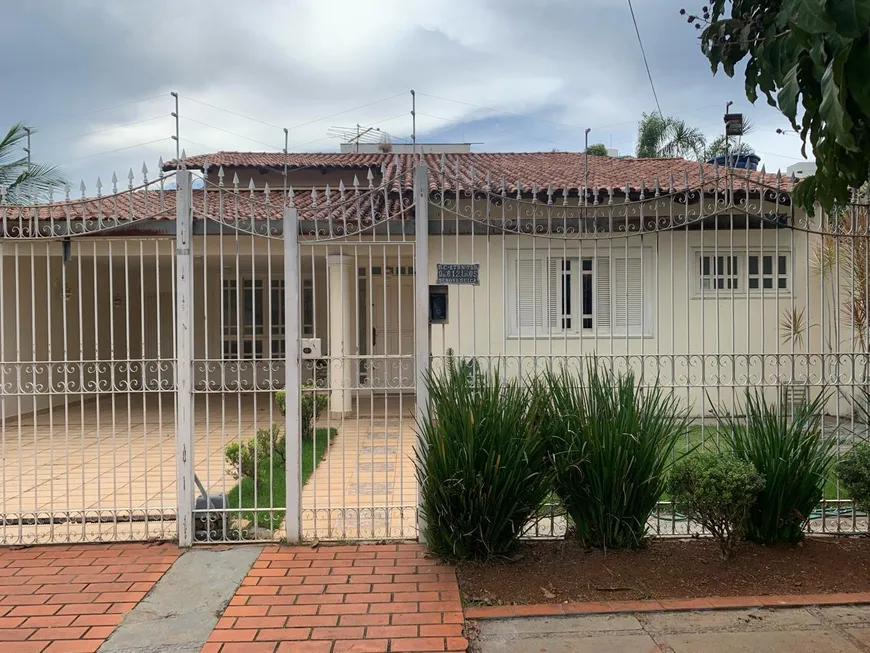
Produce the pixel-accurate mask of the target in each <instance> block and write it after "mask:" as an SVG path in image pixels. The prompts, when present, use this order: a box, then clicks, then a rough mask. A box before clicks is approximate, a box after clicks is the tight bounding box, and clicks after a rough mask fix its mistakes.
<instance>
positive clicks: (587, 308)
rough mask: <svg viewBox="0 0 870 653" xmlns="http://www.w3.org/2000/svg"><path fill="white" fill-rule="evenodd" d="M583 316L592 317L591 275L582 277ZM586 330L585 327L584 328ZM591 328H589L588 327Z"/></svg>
mask: <svg viewBox="0 0 870 653" xmlns="http://www.w3.org/2000/svg"><path fill="white" fill-rule="evenodd" d="M583 315H592V275H591V274H584V275H583ZM584 328H586V327H584ZM589 328H591V326H590V327H589Z"/></svg>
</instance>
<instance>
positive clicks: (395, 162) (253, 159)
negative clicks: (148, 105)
mask: <svg viewBox="0 0 870 653" xmlns="http://www.w3.org/2000/svg"><path fill="white" fill-rule="evenodd" d="M422 158H423V161H424V163H425V164H426V165H427V166H428V168H429V170H430V174H429V186H430V189H431V190H433V191H435V190H440V186H441V181H440V179H441V174H442V169H443V171H444V172H443V174H444V186H445V188H446V189H447V190H455V188H456V187H457V186H459V187H460V188H462V189H463V190H469V189H471V188H472V187H476V188H483V187H484V186H485V185H486V182H487V175H489V177H490V179H491V184H492V186H491V188H492V190H493V191H495V192H501V190H502V180H504V190H505V192H507V193H516V192H517V187H518V185H519V186H520V188H521V190H522V192H524V193H528V192H531V190H532V189H533V188H536V189H538V190H539V191H540V192H544V191H546V190H547V189H548V188H552V189H553V190H554V191H562V190H567V191H572V192H576V191H577V189H579V188H583V187H588V188H590V189H598V190H599V191H606V190H607V189H611V188H612V189H613V190H614V191H615V192H620V193H621V192H622V191H624V189H625V188H626V186H628V187H629V188H630V189H631V190H632V191H637V190H639V189H640V188H641V186H643V187H645V188H646V189H653V188H654V186H655V184H656V182H657V181H658V183H659V184H660V186H661V187H662V188H663V189H666V188H667V187H668V186H669V185H670V183H671V178H673V183H674V185H675V186H676V187H677V188H684V187H685V186H686V183H687V181H688V185H689V187H692V188H695V187H699V186H700V185H701V181H702V179H701V175H702V174H703V181H704V185H705V186H709V187H712V186H713V185H714V184H713V181H714V179H715V178H716V175H717V170H716V169H715V168H714V166H712V165H710V164H708V163H704V164H699V163H698V162H696V161H688V160H686V159H635V158H633V157H623V158H612V157H606V156H589V157H587V156H586V155H585V154H583V153H582V152H504V153H491V152H465V153H454V154H445V155H441V154H424V155H423V157H422ZM416 160H417V159H416V156H415V155H413V154H392V153H363V154H356V153H351V152H333V153H308V154H305V153H295V152H294V153H290V154H288V155H287V165H288V167H289V168H290V169H296V170H298V169H300V168H345V169H346V168H358V169H361V170H364V169H366V168H370V169H373V172H375V173H380V170H381V168H382V167H383V168H384V169H385V171H386V172H385V174H386V176H387V178H388V179H393V180H395V181H394V184H393V190H399V189H400V188H401V189H409V188H410V187H411V176H412V171H413V168H414V165H415V163H416ZM587 160H588V166H589V169H588V183H587V182H586V181H585V180H586V178H587V177H586V164H587ZM185 163H186V165H187V166H188V167H189V168H202V167H204V166H205V165H206V164H208V165H209V168H210V170H213V169H214V168H216V167H219V166H223V167H224V168H272V169H274V170H275V171H276V172H281V171H283V168H284V154H283V153H281V152H277V153H275V152H215V153H213V154H203V155H197V156H193V157H188V158H187V159H186V161H185ZM174 168H175V163H174V162H169V163H167V164H166V169H167V170H169V169H174ZM457 171H458V172H457ZM472 171H473V174H474V179H473V183H472ZM397 172H398V176H397ZM723 173H724V171H722V170H721V169H720V170H719V171H718V177H719V180H720V183H719V185H720V186H721V185H722V184H723V179H722V178H723V176H724V175H723ZM736 175H737V177H736V179H735V185H736V187H737V188H743V187H744V184H745V178H746V171H743V170H738V171H736ZM749 177H750V179H751V180H752V181H751V182H750V183H751V185H757V184H759V183H761V184H764V185H767V186H770V187H776V184H777V177H776V175H773V174H765V175H762V173H761V172H760V171H753V172H751V173H749ZM780 188H781V189H782V190H789V189H790V188H791V181H790V179H789V178H787V177H783V178H782V180H781V186H780Z"/></svg>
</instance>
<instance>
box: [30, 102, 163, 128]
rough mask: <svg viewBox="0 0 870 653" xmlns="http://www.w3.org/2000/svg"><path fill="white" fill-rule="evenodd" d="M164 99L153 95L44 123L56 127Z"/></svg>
mask: <svg viewBox="0 0 870 653" xmlns="http://www.w3.org/2000/svg"><path fill="white" fill-rule="evenodd" d="M162 97H164V95H163V94H160V95H152V96H151V97H146V98H142V99H141V100H133V101H132V102H124V103H123V104H114V105H112V106H109V107H101V108H99V109H92V110H91V111H85V112H84V113H78V114H74V115H71V116H63V117H61V118H55V119H54V120H49V121H48V122H45V123H42V124H43V126H45V125H54V124H56V123H59V122H65V121H67V120H74V119H76V118H83V117H84V116H90V115H92V114H94V113H102V112H103V111H111V110H112V109H121V108H122V107H130V106H133V105H134V104H141V103H142V102H150V101H151V100H156V99H158V98H162Z"/></svg>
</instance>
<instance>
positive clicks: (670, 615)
mask: <svg viewBox="0 0 870 653" xmlns="http://www.w3.org/2000/svg"><path fill="white" fill-rule="evenodd" d="M478 626H479V629H480V631H479V637H478V639H477V641H476V642H475V646H476V647H477V648H476V649H474V648H473V649H472V650H477V651H479V653H529V652H534V653H569V652H570V653H754V652H756V651H757V652H758V653H762V652H763V653H817V652H820V651H824V652H825V653H859V652H868V651H870V606H866V605H865V606H830V607H816V608H800V609H794V608H787V609H786V608H784V609H764V608H760V609H754V610H722V611H703V612H660V613H655V612H648V613H637V614H609V615H589V616H577V617H561V618H520V619H494V620H486V621H480V622H479V624H478Z"/></svg>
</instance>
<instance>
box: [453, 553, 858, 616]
mask: <svg viewBox="0 0 870 653" xmlns="http://www.w3.org/2000/svg"><path fill="white" fill-rule="evenodd" d="M456 572H457V576H458V578H459V587H460V590H461V591H462V599H463V601H464V602H465V604H466V605H507V604H523V603H562V602H565V601H569V602H575V601H635V600H643V599H687V598H699V597H705V596H753V595H754V596H765V595H778V594H832V593H838V592H866V591H870V538H866V537H855V538H845V537H843V538H834V537H810V538H807V539H806V540H805V541H804V542H803V543H802V544H800V545H797V546H792V547H765V546H759V545H755V544H748V543H747V544H743V545H741V546H740V547H738V548H737V550H736V551H735V557H734V558H733V559H732V560H731V561H730V562H728V563H723V562H722V561H721V560H720V558H719V549H718V547H717V546H716V544H715V542H713V541H711V540H708V539H689V540H651V541H650V542H649V544H648V545H647V546H646V547H645V548H643V549H639V550H636V551H612V552H608V553H604V552H602V551H598V550H588V549H583V548H581V547H580V546H579V545H578V544H577V543H576V542H573V541H570V540H565V541H558V542H525V543H523V544H522V545H521V546H520V548H519V551H518V553H517V554H516V555H515V556H513V558H512V559H511V560H500V561H494V562H490V563H486V564H479V563H463V564H460V565H458V566H457V569H456Z"/></svg>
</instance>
